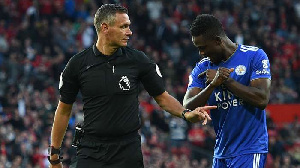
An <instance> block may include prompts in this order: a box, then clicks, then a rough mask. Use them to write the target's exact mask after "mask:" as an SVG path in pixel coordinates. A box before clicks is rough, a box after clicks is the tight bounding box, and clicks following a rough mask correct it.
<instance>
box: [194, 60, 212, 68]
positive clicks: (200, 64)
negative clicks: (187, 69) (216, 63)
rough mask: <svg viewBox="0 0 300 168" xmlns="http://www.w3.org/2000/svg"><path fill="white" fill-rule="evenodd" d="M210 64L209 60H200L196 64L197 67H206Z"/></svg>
mask: <svg viewBox="0 0 300 168" xmlns="http://www.w3.org/2000/svg"><path fill="white" fill-rule="evenodd" d="M209 64H210V59H209V58H202V59H201V60H200V61H199V62H198V63H197V64H196V66H197V67H207V66H208V65H209Z"/></svg>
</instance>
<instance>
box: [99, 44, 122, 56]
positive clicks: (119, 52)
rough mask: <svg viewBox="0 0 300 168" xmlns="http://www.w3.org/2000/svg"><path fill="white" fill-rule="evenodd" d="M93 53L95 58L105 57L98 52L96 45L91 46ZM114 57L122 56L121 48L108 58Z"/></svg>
mask: <svg viewBox="0 0 300 168" xmlns="http://www.w3.org/2000/svg"><path fill="white" fill-rule="evenodd" d="M93 52H94V54H95V56H102V57H103V56H106V55H104V54H102V53H101V52H100V51H99V50H98V48H97V47H96V44H94V45H93ZM115 56H122V50H121V48H118V49H117V51H116V52H115V53H113V55H111V56H110V57H115Z"/></svg>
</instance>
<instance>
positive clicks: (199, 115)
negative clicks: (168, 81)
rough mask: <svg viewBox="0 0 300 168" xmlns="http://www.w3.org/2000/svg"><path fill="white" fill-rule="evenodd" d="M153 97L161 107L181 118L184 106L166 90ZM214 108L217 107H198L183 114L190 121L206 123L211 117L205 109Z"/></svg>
mask: <svg viewBox="0 0 300 168" xmlns="http://www.w3.org/2000/svg"><path fill="white" fill-rule="evenodd" d="M154 99H155V101H156V102H157V103H158V105H159V106H160V107H161V108H162V109H164V110H165V111H167V112H169V113H170V114H172V115H174V116H177V117H180V118H182V112H183V110H185V108H184V107H183V106H182V105H181V104H180V103H179V101H178V100H177V99H175V98H174V97H173V96H171V95H169V93H168V92H163V93H162V94H160V95H158V96H155V97H154ZM215 108H217V106H204V107H198V108H196V109H195V110H193V111H191V112H189V113H185V115H184V116H185V118H186V119H187V120H188V121H190V122H192V123H195V122H199V121H203V124H206V123H207V120H211V118H210V117H209V115H208V114H207V110H210V109H215Z"/></svg>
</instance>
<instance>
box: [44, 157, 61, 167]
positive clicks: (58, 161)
mask: <svg viewBox="0 0 300 168" xmlns="http://www.w3.org/2000/svg"><path fill="white" fill-rule="evenodd" d="M47 158H48V160H49V162H50V164H51V165H57V164H59V163H60V162H61V160H62V159H63V157H62V156H59V158H58V159H56V160H50V156H48V157H47Z"/></svg>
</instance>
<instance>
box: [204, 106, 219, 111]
mask: <svg viewBox="0 0 300 168" xmlns="http://www.w3.org/2000/svg"><path fill="white" fill-rule="evenodd" d="M216 108H217V106H204V107H201V110H211V109H216Z"/></svg>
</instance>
